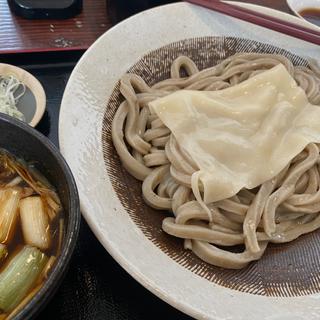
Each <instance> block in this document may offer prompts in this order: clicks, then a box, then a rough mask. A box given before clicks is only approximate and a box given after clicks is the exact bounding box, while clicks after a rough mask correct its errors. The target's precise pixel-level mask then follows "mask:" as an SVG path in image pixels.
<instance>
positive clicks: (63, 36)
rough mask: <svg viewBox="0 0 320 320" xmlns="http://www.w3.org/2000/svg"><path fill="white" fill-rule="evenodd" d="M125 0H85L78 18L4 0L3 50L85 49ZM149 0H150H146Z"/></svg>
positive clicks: (0, 12) (279, 1)
mask: <svg viewBox="0 0 320 320" xmlns="http://www.w3.org/2000/svg"><path fill="white" fill-rule="evenodd" d="M57 1H58V0H57ZM127 1H129V3H131V4H132V2H133V0H127ZM121 2H122V3H125V0H120V1H119V0H83V11H82V13H81V14H79V15H78V16H76V17H74V18H71V19H66V20H26V19H23V18H20V17H17V16H15V15H13V14H12V13H11V11H10V9H9V7H8V4H7V0H0V54H1V53H2V54H3V53H17V52H43V51H61V50H79V49H80V50H85V49H87V48H88V47H89V46H90V45H91V44H92V43H93V42H94V41H95V40H96V39H97V38H98V37H99V36H100V35H101V34H102V33H104V32H105V31H106V30H108V29H109V28H110V27H111V26H112V25H113V24H114V23H115V21H117V18H116V17H115V15H116V13H115V12H116V9H115V5H114V4H119V3H121ZM140 2H141V0H140ZM147 2H148V0H144V3H147ZM160 2H161V1H158V3H160ZM243 2H251V3H256V4H259V5H264V6H268V7H271V8H275V9H279V10H282V11H284V12H288V13H290V9H289V7H288V6H287V4H286V1H285V0H244V1H243Z"/></svg>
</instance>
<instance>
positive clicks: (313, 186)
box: [112, 53, 320, 269]
mask: <svg viewBox="0 0 320 320" xmlns="http://www.w3.org/2000/svg"><path fill="white" fill-rule="evenodd" d="M279 63H282V64H283V65H284V66H285V67H286V68H287V70H288V71H289V73H290V74H291V75H292V76H293V77H294V78H295V80H296V81H297V83H298V84H299V85H300V86H301V87H302V88H303V89H304V90H305V92H306V94H307V96H308V99H309V101H310V102H311V103H313V104H316V105H319V104H320V70H319V68H318V66H317V65H313V64H310V68H307V67H304V66H297V67H296V66H293V64H292V63H291V61H289V60H288V59H287V58H285V57H284V56H281V55H270V54H255V53H243V54H237V55H234V56H232V57H229V58H228V59H226V60H223V61H222V62H221V63H219V64H218V65H216V66H214V67H211V68H208V69H204V70H202V71H199V70H198V68H197V66H196V65H195V63H194V62H193V61H192V60H190V59H189V58H187V57H184V56H181V57H179V58H177V59H176V60H175V61H174V62H173V63H172V66H171V77H170V78H169V79H166V80H163V81H160V82H158V83H156V84H154V85H153V86H151V87H150V86H148V85H147V84H146V83H145V81H144V80H143V79H142V78H141V77H139V76H137V75H134V74H126V75H124V76H123V78H122V79H121V83H120V91H121V93H122V95H123V96H124V98H125V100H124V101H123V102H122V103H121V105H120V106H119V108H118V110H117V112H116V114H115V117H114V120H113V123H112V138H113V143H114V146H115V148H116V150H117V152H118V155H119V157H120V159H121V161H122V163H123V166H124V167H125V169H126V170H127V171H128V172H129V173H130V174H131V175H133V176H134V177H135V178H137V179H139V180H141V181H143V183H142V192H143V197H144V200H145V202H146V203H147V204H148V205H150V206H151V207H153V208H156V209H162V210H169V211H172V212H173V215H174V216H173V217H167V218H165V219H164V220H163V225H162V227H163V230H164V231H165V232H167V233H168V234H170V235H172V236H175V237H179V238H182V239H184V241H185V242H184V243H185V248H188V249H191V250H192V251H193V252H194V253H195V254H196V255H197V256H198V257H199V258H200V259H202V260H204V261H206V262H208V263H210V264H213V265H216V266H220V267H225V268H233V269H238V268H243V267H244V266H246V265H247V264H248V263H249V262H251V261H253V260H257V259H259V258H260V257H261V256H262V255H263V253H264V251H265V249H266V247H267V245H268V243H269V242H272V243H284V242H289V241H292V240H294V239H296V238H297V237H299V236H300V235H302V234H305V233H308V232H311V231H314V230H316V229H318V228H319V227H320V215H319V211H320V172H319V169H320V168H319V166H320V157H319V146H318V145H317V144H314V143H312V144H309V145H308V146H307V147H306V148H305V150H304V151H302V152H301V153H300V154H299V155H297V156H296V157H295V158H294V159H293V160H292V161H291V162H290V163H288V165H287V166H286V168H285V169H284V170H282V172H281V173H280V174H278V175H277V176H276V177H274V178H273V179H271V180H269V181H266V182H264V183H263V184H262V185H261V186H259V187H258V188H255V189H254V190H246V189H243V190H241V191H240V192H239V193H238V194H237V195H235V196H234V197H232V198H229V199H225V200H222V201H218V202H214V203H210V204H209V205H208V207H209V208H210V214H211V217H209V216H208V213H207V212H205V210H204V209H203V208H202V207H201V205H200V204H199V203H198V202H197V201H196V200H195V197H194V195H193V193H192V189H191V176H192V174H193V173H194V172H196V171H198V170H199V169H198V168H197V165H196V164H195V163H194V162H193V161H192V159H191V158H190V157H189V156H188V154H187V153H186V152H185V151H184V149H183V148H182V147H181V146H179V145H178V143H177V141H176V140H175V138H174V136H173V135H172V134H171V132H170V130H169V129H168V128H167V127H165V126H164V124H163V123H162V122H161V120H160V119H159V118H157V116H156V115H154V114H152V115H151V114H150V111H149V108H148V103H149V102H150V101H152V100H154V99H157V98H159V97H163V96H165V95H168V94H169V93H171V92H173V91H176V90H181V89H190V90H191V89H192V90H221V89H224V88H228V87H230V86H233V85H236V84H238V83H240V82H242V81H244V80H246V79H248V78H250V77H252V76H254V75H256V74H258V73H260V72H262V71H264V70H267V69H270V68H272V67H273V66H275V65H277V64H279ZM237 245H243V247H244V249H243V251H241V252H239V250H234V246H237Z"/></svg>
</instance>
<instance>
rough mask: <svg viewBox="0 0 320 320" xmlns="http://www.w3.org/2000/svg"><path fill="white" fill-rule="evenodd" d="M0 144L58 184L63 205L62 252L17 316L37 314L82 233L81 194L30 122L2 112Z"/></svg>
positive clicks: (61, 161)
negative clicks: (41, 285) (30, 162)
mask: <svg viewBox="0 0 320 320" xmlns="http://www.w3.org/2000/svg"><path fill="white" fill-rule="evenodd" d="M0 148H4V149H7V150H8V151H10V152H12V153H13V154H14V155H16V156H18V157H22V158H24V159H25V160H27V161H34V162H35V164H36V167H37V168H38V169H39V170H40V171H41V172H42V173H43V174H44V175H45V176H46V177H47V178H48V180H49V181H50V182H51V183H52V184H53V185H54V186H55V187H56V189H57V191H58V194H59V196H60V199H61V202H62V205H63V208H64V215H65V230H64V241H63V247H62V253H61V255H60V257H59V258H58V259H57V263H56V264H55V266H54V268H53V270H52V272H51V274H50V276H49V278H48V279H47V281H46V282H45V283H44V285H43V287H42V288H41V289H40V290H39V292H38V293H37V294H36V295H35V296H34V297H33V299H32V300H31V301H30V302H29V303H28V304H27V305H26V306H25V307H24V308H23V309H22V310H21V311H20V313H19V314H17V315H16V317H15V318H14V319H15V320H18V319H19V320H22V319H23V320H25V319H29V318H31V317H32V316H34V315H36V314H37V313H38V312H39V311H40V310H41V308H42V307H43V306H44V305H45V303H46V302H48V300H49V298H50V297H51V296H52V295H53V294H54V293H55V291H56V289H57V288H58V286H59V284H60V282H61V280H62V277H63V275H64V274H65V272H66V270H67V266H68V263H69V261H70V258H71V255H72V253H73V250H74V247H75V243H76V240H77V237H78V233H79V225H80V219H81V218H80V209H79V197H78V193H77V188H76V184H75V181H74V179H73V176H72V174H71V171H70V169H69V167H68V165H67V164H66V162H65V160H64V159H63V157H62V156H61V154H60V152H59V151H58V149H57V148H56V147H55V146H54V145H53V144H52V143H51V142H50V141H49V140H48V139H47V138H46V137H44V136H43V135H42V134H40V133H39V132H37V131H36V130H35V129H33V128H32V127H30V126H29V125H27V124H25V123H23V122H21V121H19V120H15V119H13V118H11V117H9V116H6V115H3V114H0Z"/></svg>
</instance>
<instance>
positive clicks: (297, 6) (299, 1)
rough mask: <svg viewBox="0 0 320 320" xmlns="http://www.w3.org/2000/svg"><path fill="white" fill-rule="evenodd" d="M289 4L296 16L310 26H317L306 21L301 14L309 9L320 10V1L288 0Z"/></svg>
mask: <svg viewBox="0 0 320 320" xmlns="http://www.w3.org/2000/svg"><path fill="white" fill-rule="evenodd" d="M287 4H288V6H289V8H290V9H291V10H292V11H293V12H294V14H295V15H297V16H298V17H299V18H301V19H303V20H305V21H306V22H307V23H308V24H310V25H312V26H315V24H313V23H311V22H309V21H308V20H306V19H305V18H304V17H303V16H302V15H301V14H300V13H299V12H301V11H302V10H304V9H308V8H315V9H319V10H320V0H287Z"/></svg>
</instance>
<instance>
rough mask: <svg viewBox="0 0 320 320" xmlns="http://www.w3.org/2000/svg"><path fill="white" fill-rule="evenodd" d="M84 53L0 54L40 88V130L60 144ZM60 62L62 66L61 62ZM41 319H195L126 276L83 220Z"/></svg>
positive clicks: (0, 57) (2, 58)
mask: <svg viewBox="0 0 320 320" xmlns="http://www.w3.org/2000/svg"><path fill="white" fill-rule="evenodd" d="M81 54H82V52H64V53H61V52H60V53H45V54H24V55H23V54H22V55H17V54H16V55H3V56H1V55H0V62H5V63H11V64H14V65H17V66H21V67H23V68H24V69H26V70H28V71H29V72H31V73H32V74H33V75H34V76H36V77H37V78H38V79H39V81H40V82H41V83H42V85H43V87H44V89H45V92H46V95H47V110H46V112H45V115H44V117H43V118H42V120H41V121H40V123H39V124H38V126H37V127H36V129H37V130H39V131H40V132H42V133H43V134H44V135H46V136H47V137H49V139H50V140H51V141H53V142H54V143H55V144H56V145H58V120H59V109H60V103H61V99H62V95H63V91H64V88H65V86H66V84H67V81H68V78H69V76H70V74H71V72H72V69H73V67H74V66H75V64H76V61H77V60H78V59H79V58H80V56H81ZM61 61H64V62H63V63H62V62H61ZM38 319H46V320H50V319H54V320H71V319H72V320H73V319H81V320H86V319H88V320H89V319H90V320H91V319H94V320H100V319H101V320H102V319H108V320H109V319H111V320H118V319H119V320H124V319H128V320H135V319H139V320H151V319H164V320H165V319H179V320H187V319H191V318H189V317H188V316H186V315H184V314H182V313H180V312H179V311H177V310H176V309H174V308H172V307H170V306H169V305H168V304H166V303H164V302H163V301H161V300H160V299H158V298H157V297H155V296H154V295H153V294H151V293H150V292H149V291H148V290H147V289H145V288H144V287H142V286H141V285H140V284H139V283H138V282H136V281H135V280H134V279H133V278H131V276H130V275H128V274H127V273H126V272H125V271H124V270H123V269H122V268H121V267H120V266H119V265H118V264H117V263H116V261H115V260H113V258H112V257H111V256H110V255H109V254H108V253H107V251H106V250H105V249H104V248H103V247H102V245H101V244H100V243H99V242H98V240H97V239H96V238H95V236H94V234H93V233H92V232H91V230H90V229H89V227H88V225H87V223H86V222H85V221H84V219H82V222H81V229H80V236H79V240H78V244H77V246H76V250H75V253H74V256H73V259H72V261H71V265H70V269H69V272H68V273H67V275H66V278H65V279H64V281H63V282H62V285H61V287H60V289H59V290H58V292H57V293H56V295H55V296H54V297H53V299H52V300H51V301H50V302H49V304H48V305H47V307H46V308H45V309H44V310H43V311H42V313H41V314H40V315H39V317H38Z"/></svg>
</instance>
